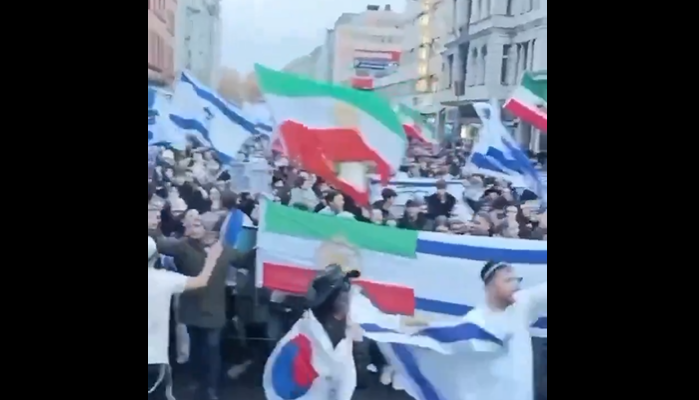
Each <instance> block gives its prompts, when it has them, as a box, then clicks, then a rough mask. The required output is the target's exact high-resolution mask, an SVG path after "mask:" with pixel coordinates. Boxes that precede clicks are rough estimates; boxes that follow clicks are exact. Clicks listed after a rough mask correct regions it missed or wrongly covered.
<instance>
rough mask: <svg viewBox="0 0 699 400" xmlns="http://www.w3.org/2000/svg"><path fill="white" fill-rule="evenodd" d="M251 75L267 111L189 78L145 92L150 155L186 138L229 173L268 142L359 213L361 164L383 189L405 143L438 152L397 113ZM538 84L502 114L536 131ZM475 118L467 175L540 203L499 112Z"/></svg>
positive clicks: (363, 188)
mask: <svg viewBox="0 0 699 400" xmlns="http://www.w3.org/2000/svg"><path fill="white" fill-rule="evenodd" d="M256 74H257V79H258V84H259V87H260V89H261V92H262V94H263V97H264V99H265V101H266V102H265V103H263V104H244V105H243V106H242V108H241V107H238V106H237V105H235V104H232V103H230V102H229V101H227V100H225V99H224V98H223V97H222V96H220V95H219V94H218V93H217V92H216V91H215V90H213V89H211V88H209V87H207V86H205V85H203V84H202V83H200V82H198V81H197V80H196V79H195V78H194V77H192V76H191V75H190V74H188V73H187V72H183V73H182V74H180V75H179V77H178V79H177V80H176V82H175V84H174V85H173V86H174V92H173V93H172V94H169V93H166V92H163V91H160V90H158V89H153V88H150V87H149V88H148V145H149V146H150V145H153V144H166V145H169V146H172V147H174V148H178V149H182V148H184V146H185V145H186V143H187V136H188V135H192V136H194V137H195V138H196V139H197V140H198V141H199V142H200V143H202V144H204V146H206V147H210V148H211V149H213V150H214V151H215V152H216V153H217V154H218V156H219V158H220V159H221V161H222V162H223V164H228V163H230V162H232V161H233V160H236V159H238V160H240V159H241V157H240V152H241V149H242V147H243V144H244V143H245V142H246V141H247V140H249V139H250V138H251V137H253V136H256V135H267V136H269V137H270V138H271V139H272V142H271V143H272V146H273V150H276V151H280V152H285V153H286V156H287V157H289V158H290V159H293V160H294V161H295V162H296V163H297V164H299V165H301V166H302V167H303V168H304V169H306V170H308V171H309V172H311V173H314V174H316V175H318V176H320V177H321V178H323V179H324V180H325V181H326V182H328V184H329V185H331V186H333V187H335V188H337V189H338V190H340V191H342V192H344V193H346V194H348V195H349V196H351V197H353V198H355V199H356V200H357V201H359V202H360V203H361V204H367V203H368V201H369V186H368V184H367V176H368V174H369V172H370V171H368V170H367V169H366V168H363V167H361V166H362V165H363V164H366V163H371V164H373V165H375V171H371V172H374V173H376V174H378V176H379V177H380V178H381V181H382V182H384V183H386V182H388V180H389V179H390V178H391V175H392V174H393V173H395V172H396V171H397V170H398V169H399V167H400V166H401V163H402V162H403V160H404V156H405V150H406V148H407V145H408V140H409V139H412V140H419V141H422V142H425V143H433V144H437V138H436V135H435V129H434V127H433V126H431V125H430V124H428V123H426V122H425V120H424V118H423V117H422V116H421V114H420V113H419V112H417V111H416V110H413V109H411V108H410V107H408V106H405V105H403V104H398V105H392V104H390V103H389V102H388V101H387V100H385V99H383V98H382V97H380V96H379V95H376V94H374V93H371V92H366V91H360V90H355V89H352V88H350V87H346V86H340V85H333V84H330V83H326V82H319V81H314V80H310V79H307V78H303V77H299V76H296V75H293V74H289V73H284V72H279V71H275V70H272V69H269V68H266V67H263V66H261V65H256ZM545 79H546V76H543V77H542V75H541V73H539V74H527V75H525V77H524V79H523V85H522V87H521V88H520V89H519V90H517V91H516V92H515V94H514V95H513V98H511V99H510V100H508V102H507V103H506V104H505V107H506V108H508V109H509V110H511V111H513V112H515V114H517V115H520V116H521V117H522V118H524V119H525V120H527V121H531V122H532V123H534V124H535V126H537V127H540V128H543V129H546V127H547V124H546V122H545V121H546V120H547V117H546V115H547V114H546V111H545V106H546V104H547V103H546V101H547V86H546V83H545ZM542 104H543V106H542ZM542 107H544V108H542ZM474 108H475V109H476V112H477V113H478V115H479V117H480V118H481V120H482V121H483V129H481V131H480V134H479V140H478V141H477V142H476V143H475V145H474V148H473V150H472V153H471V158H470V160H469V161H470V162H469V167H470V168H471V171H472V172H474V173H480V174H483V175H486V176H492V177H496V178H499V179H504V180H507V181H510V182H512V183H513V184H514V185H515V186H518V187H522V188H527V189H530V190H532V191H533V192H534V193H536V194H537V195H538V196H539V197H540V198H542V199H545V198H546V186H545V185H544V184H542V180H541V177H540V176H539V174H538V172H537V171H536V170H535V169H534V168H533V167H532V165H531V162H530V161H529V158H528V157H527V156H526V155H525V154H524V152H523V151H522V150H521V149H520V147H519V145H518V143H517V142H516V141H515V139H514V138H512V136H511V135H510V134H509V133H508V131H507V129H506V128H505V127H504V126H503V124H502V122H501V118H500V107H499V106H495V105H490V104H485V103H481V104H475V105H474ZM358 165H359V168H357V166H358Z"/></svg>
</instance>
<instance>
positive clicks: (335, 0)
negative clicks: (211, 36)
mask: <svg viewBox="0 0 699 400" xmlns="http://www.w3.org/2000/svg"><path fill="white" fill-rule="evenodd" d="M405 1H406V0H381V1H379V0H376V1H366V0H222V2H221V3H222V6H223V9H222V12H221V13H222V16H221V19H222V25H223V29H222V31H223V32H222V38H221V44H222V46H223V49H222V52H221V62H222V64H223V65H224V66H227V67H233V68H236V69H237V70H238V71H240V72H248V71H250V70H251V69H252V65H253V63H255V62H259V63H262V64H265V65H267V66H269V67H273V68H281V67H283V66H284V65H286V64H287V63H288V62H289V61H291V60H293V59H294V58H296V57H298V56H301V55H303V54H306V53H309V52H310V51H311V50H313V48H315V47H316V46H318V45H320V44H321V43H322V41H323V37H324V33H325V29H327V28H330V27H331V26H332V25H333V23H334V22H335V20H336V19H337V18H338V17H339V16H340V15H341V14H342V13H344V12H359V11H362V10H364V9H366V6H367V4H376V5H381V6H383V5H384V4H390V5H391V7H392V9H394V10H396V11H403V9H404V5H405ZM407 1H410V0H407Z"/></svg>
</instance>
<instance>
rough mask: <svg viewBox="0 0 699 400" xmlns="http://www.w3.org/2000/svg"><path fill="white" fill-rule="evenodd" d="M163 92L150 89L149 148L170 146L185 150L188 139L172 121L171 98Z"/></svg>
mask: <svg viewBox="0 0 699 400" xmlns="http://www.w3.org/2000/svg"><path fill="white" fill-rule="evenodd" d="M171 97H172V96H171V95H170V94H169V93H167V92H164V91H162V90H158V89H155V88H152V87H149V88H148V146H153V145H169V146H172V147H174V148H177V149H180V150H182V149H184V148H185V146H186V145H187V138H186V137H185V135H184V134H182V132H180V130H179V129H178V128H177V127H176V126H174V125H173V124H172V121H170V118H169V115H170V98H171Z"/></svg>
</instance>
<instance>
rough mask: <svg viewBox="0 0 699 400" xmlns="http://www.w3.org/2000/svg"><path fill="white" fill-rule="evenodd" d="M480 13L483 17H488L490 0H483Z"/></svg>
mask: <svg viewBox="0 0 699 400" xmlns="http://www.w3.org/2000/svg"><path fill="white" fill-rule="evenodd" d="M481 15H482V16H483V18H488V17H490V0H484V1H483V9H482V10H481Z"/></svg>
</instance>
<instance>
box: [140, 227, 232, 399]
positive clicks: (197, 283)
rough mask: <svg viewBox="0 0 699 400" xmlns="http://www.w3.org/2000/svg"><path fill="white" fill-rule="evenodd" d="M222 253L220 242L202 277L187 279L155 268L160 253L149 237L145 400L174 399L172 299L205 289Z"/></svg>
mask: <svg viewBox="0 0 699 400" xmlns="http://www.w3.org/2000/svg"><path fill="white" fill-rule="evenodd" d="M222 251H223V246H222V245H221V243H220V242H219V243H217V244H215V245H214V246H212V247H211V249H210V250H209V254H208V256H207V258H206V262H205V264H204V268H203V270H202V272H201V274H199V276H196V277H187V276H184V275H180V274H177V273H174V272H170V271H165V270H162V269H156V268H155V267H156V263H157V261H158V259H159V257H160V254H158V251H157V247H156V244H155V241H154V240H153V239H152V238H151V237H148V399H153V400H155V399H158V400H160V399H167V400H174V397H173V396H172V376H171V374H170V368H169V357H168V345H169V334H170V302H171V301H172V296H173V295H176V294H180V293H183V292H185V291H187V290H194V289H199V288H202V287H205V286H206V285H207V284H208V283H209V278H210V277H211V273H212V272H213V270H214V267H215V266H216V261H217V260H218V258H219V256H220V255H221V252H222Z"/></svg>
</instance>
